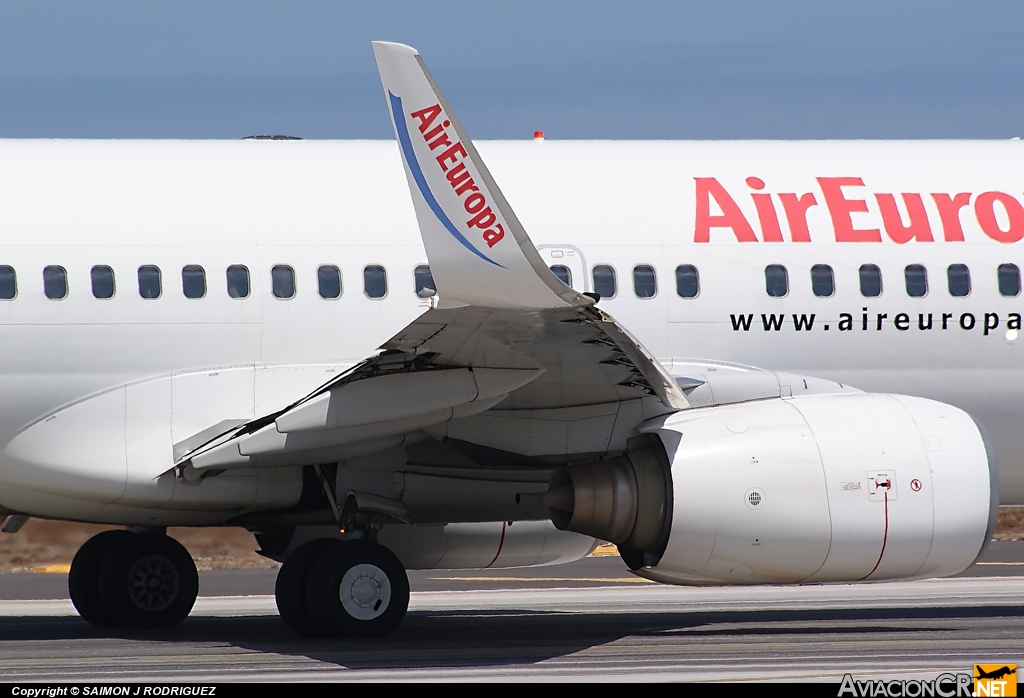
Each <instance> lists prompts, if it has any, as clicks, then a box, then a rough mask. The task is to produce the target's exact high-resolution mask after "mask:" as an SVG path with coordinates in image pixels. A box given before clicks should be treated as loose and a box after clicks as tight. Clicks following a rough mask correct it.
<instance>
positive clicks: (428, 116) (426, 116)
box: [409, 104, 441, 133]
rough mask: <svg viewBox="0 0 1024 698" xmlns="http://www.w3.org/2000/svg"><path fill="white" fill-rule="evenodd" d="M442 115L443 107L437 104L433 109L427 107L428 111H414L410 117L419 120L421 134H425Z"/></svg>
mask: <svg viewBox="0 0 1024 698" xmlns="http://www.w3.org/2000/svg"><path fill="white" fill-rule="evenodd" d="M440 114H441V105H440V104H435V105H434V106H432V107H427V108H426V109H420V110H419V111H414V112H413V113H412V114H410V115H409V116H411V117H412V118H414V119H419V120H420V133H423V132H424V131H426V130H427V129H428V128H430V124H432V123H434V119H436V118H437V117H438V116H440Z"/></svg>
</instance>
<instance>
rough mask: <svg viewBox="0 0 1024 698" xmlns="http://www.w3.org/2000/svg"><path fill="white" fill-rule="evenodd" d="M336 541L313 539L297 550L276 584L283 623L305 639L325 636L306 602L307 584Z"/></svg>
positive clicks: (287, 559) (279, 574)
mask: <svg viewBox="0 0 1024 698" xmlns="http://www.w3.org/2000/svg"><path fill="white" fill-rule="evenodd" d="M333 542H335V541H332V540H330V539H327V538H321V539H319V540H313V541H310V542H309V543H306V544H305V545H303V546H301V547H299V548H298V549H296V550H294V551H293V552H292V553H291V555H289V556H288V557H287V558H285V561H284V564H283V565H281V569H280V571H278V573H277V582H276V583H275V585H274V598H275V599H276V600H277V611H278V613H280V614H281V620H283V621H284V624H285V625H287V626H288V629H289V630H291V631H292V632H293V633H295V634H296V635H301V636H303V637H320V636H322V635H323V633H322V632H321V631H320V626H319V625H317V623H316V621H314V620H313V616H312V615H311V614H310V612H309V606H308V604H307V603H306V583H307V582H308V581H309V572H310V570H311V569H313V564H314V563H315V562H316V561H317V558H318V557H320V553H322V552H323V551H324V548H327V547H329V546H330V544H331V543H333Z"/></svg>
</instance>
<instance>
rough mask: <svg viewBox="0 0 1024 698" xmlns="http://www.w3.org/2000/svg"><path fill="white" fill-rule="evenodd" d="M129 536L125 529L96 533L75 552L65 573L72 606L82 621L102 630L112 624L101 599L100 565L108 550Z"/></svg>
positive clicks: (129, 533)
mask: <svg viewBox="0 0 1024 698" xmlns="http://www.w3.org/2000/svg"><path fill="white" fill-rule="evenodd" d="M131 535H132V534H131V532H129V531H125V530H120V531H104V532H103V533H98V534H96V535H95V536H93V537H92V538H90V539H89V540H87V541H86V542H85V544H84V545H82V547H81V548H79V549H78V552H77V553H75V559H74V560H72V561H71V571H70V572H69V573H68V594H69V595H70V596H71V603H73V604H74V605H75V610H77V611H78V615H80V616H81V617H82V618H83V619H84V620H85V621H87V622H89V623H92V624H93V625H96V626H99V627H101V628H102V627H105V626H108V625H111V622H110V618H109V617H108V616H107V613H106V611H104V610H103V602H102V601H101V600H100V580H99V577H100V565H102V564H103V558H105V557H106V556H107V553H108V552H110V549H111V548H113V547H114V546H115V545H117V543H119V542H120V541H121V540H123V539H124V538H127V537H130V536H131Z"/></svg>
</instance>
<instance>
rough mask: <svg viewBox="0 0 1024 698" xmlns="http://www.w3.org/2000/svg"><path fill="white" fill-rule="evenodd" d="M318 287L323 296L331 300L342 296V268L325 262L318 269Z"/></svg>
mask: <svg viewBox="0 0 1024 698" xmlns="http://www.w3.org/2000/svg"><path fill="white" fill-rule="evenodd" d="M316 288H317V293H319V294H320V297H321V298H326V299H327V300H331V299H334V298H338V297H340V296H341V270H340V269H338V267H335V266H332V265H330V264H324V265H322V266H321V267H320V268H319V269H317V270H316Z"/></svg>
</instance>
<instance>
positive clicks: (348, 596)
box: [277, 540, 409, 638]
mask: <svg viewBox="0 0 1024 698" xmlns="http://www.w3.org/2000/svg"><path fill="white" fill-rule="evenodd" d="M277 607H278V609H279V610H280V611H281V617H282V618H283V619H284V621H285V623H286V624H287V625H288V627H289V628H291V629H292V630H293V631H295V632H296V633H298V634H299V635H304V636H306V637H318V636H327V637H351V638H356V637H381V636H383V635H387V634H388V633H390V632H391V631H393V630H394V629H395V628H397V627H398V625H399V624H400V623H401V622H402V620H403V619H404V618H405V612H406V610H408V608H409V578H408V576H406V574H405V568H404V567H402V563H401V562H399V560H398V558H397V557H395V555H394V553H392V552H391V551H390V550H388V549H387V548H385V547H383V546H381V545H377V544H376V543H372V542H370V541H361V540H355V541H337V540H331V541H327V540H322V541H313V542H311V543H307V544H306V545H305V546H303V547H301V548H299V549H298V550H296V551H295V552H294V553H292V555H291V556H289V557H288V559H287V560H286V561H285V563H284V566H283V567H282V568H281V572H280V573H279V575H278V583H277Z"/></svg>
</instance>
